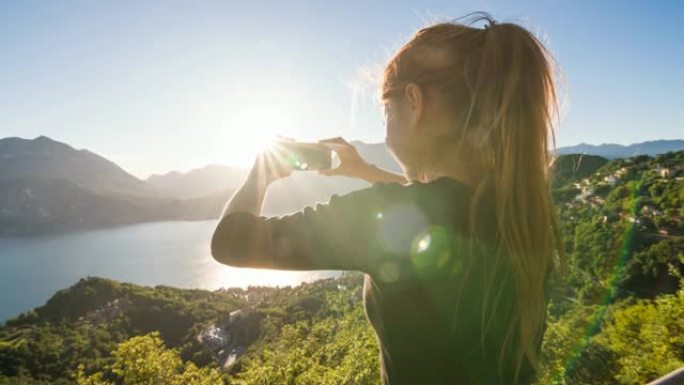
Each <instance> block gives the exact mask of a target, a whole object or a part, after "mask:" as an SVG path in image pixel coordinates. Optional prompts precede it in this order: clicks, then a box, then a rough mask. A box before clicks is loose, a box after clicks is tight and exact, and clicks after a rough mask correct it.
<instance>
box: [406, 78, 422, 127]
mask: <svg viewBox="0 0 684 385" xmlns="http://www.w3.org/2000/svg"><path fill="white" fill-rule="evenodd" d="M404 94H405V96H406V101H407V107H408V111H407V112H408V114H409V116H408V118H409V124H410V127H411V128H412V129H414V130H416V131H420V126H419V124H418V122H420V119H421V116H422V115H423V97H424V95H423V90H421V89H420V86H418V85H417V84H416V83H409V84H407V85H406V87H405V88H404Z"/></svg>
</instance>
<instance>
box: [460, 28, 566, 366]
mask: <svg viewBox="0 0 684 385" xmlns="http://www.w3.org/2000/svg"><path fill="white" fill-rule="evenodd" d="M484 35H485V36H484V46H483V48H482V51H481V57H480V60H479V65H478V66H477V72H476V76H475V79H474V80H475V82H474V83H475V86H474V88H473V89H472V91H473V98H472V104H471V111H472V110H478V111H479V112H480V114H479V126H478V127H476V128H473V130H474V131H476V132H478V135H476V137H477V138H478V140H479V143H476V146H478V147H479V148H480V149H481V150H483V151H484V153H485V154H486V155H485V160H484V161H485V162H486V166H485V167H486V168H487V169H488V170H489V172H488V174H487V177H485V178H483V179H482V181H481V185H480V186H479V187H480V188H478V189H476V191H479V192H484V191H487V190H490V188H493V190H494V193H493V195H494V201H495V202H496V203H495V206H496V221H497V241H498V242H497V243H498V245H499V246H500V248H499V251H500V253H501V257H503V258H505V261H506V263H507V264H508V266H509V268H510V270H511V271H512V274H513V279H514V282H515V287H516V296H515V298H516V301H515V307H514V308H515V309H516V310H515V317H514V319H513V320H512V322H511V323H510V324H509V329H508V333H507V335H506V338H505V342H504V349H505V347H506V345H507V344H509V343H511V342H512V341H513V338H514V335H515V334H516V333H517V337H518V338H517V339H518V341H519V342H518V343H519V349H518V351H517V356H516V359H517V361H516V378H517V376H518V374H519V370H520V367H521V365H522V361H523V359H525V358H526V359H527V360H528V362H529V363H530V364H531V365H532V366H533V367H534V368H535V369H537V370H538V369H539V357H538V354H537V351H538V346H539V345H538V344H539V343H541V337H542V334H543V330H544V329H543V328H544V323H545V318H546V298H545V295H546V293H545V292H546V291H545V288H546V282H547V279H548V276H549V271H550V270H551V269H552V266H553V254H554V252H558V253H559V255H562V254H563V249H562V244H561V242H560V231H559V228H558V223H557V219H556V216H555V211H554V207H553V204H552V201H551V194H550V187H549V186H550V184H549V179H550V175H549V172H550V166H551V158H550V155H549V151H548V150H549V149H548V144H549V143H548V140H549V137H548V135H549V133H550V134H551V138H550V139H551V140H554V138H553V131H552V130H549V127H550V125H551V120H552V116H553V114H551V112H552V111H551V110H550V109H549V107H552V106H553V105H555V101H556V95H555V89H554V84H553V77H552V75H553V74H552V72H551V71H549V68H548V61H549V55H548V53H547V52H546V51H545V49H544V47H543V45H542V44H541V43H540V42H539V41H538V40H537V39H536V38H535V37H534V36H533V35H532V34H530V33H529V32H528V31H526V30H525V29H523V28H521V27H519V26H517V25H515V24H509V23H504V24H494V25H490V26H489V27H488V28H486V29H485V31H484ZM469 123H470V122H466V125H465V127H466V131H467V130H468V127H469ZM478 199H480V196H476V197H475V201H477V200H478ZM475 205H477V203H475ZM478 218H480V214H479V213H478V210H473V211H472V217H471V223H473V222H476V221H477V219H478ZM492 283H493V282H492ZM487 287H490V285H487ZM485 298H487V296H485ZM504 349H502V351H501V354H502V355H503V353H504Z"/></svg>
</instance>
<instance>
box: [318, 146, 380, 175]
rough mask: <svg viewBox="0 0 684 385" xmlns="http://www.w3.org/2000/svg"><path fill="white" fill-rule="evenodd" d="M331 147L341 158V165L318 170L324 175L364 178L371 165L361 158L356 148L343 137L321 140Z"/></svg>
mask: <svg viewBox="0 0 684 385" xmlns="http://www.w3.org/2000/svg"><path fill="white" fill-rule="evenodd" d="M318 143H321V144H323V145H325V146H326V147H328V148H329V149H331V150H333V151H335V152H336V153H337V156H338V157H339V158H340V165H339V166H337V167H335V168H328V169H323V170H318V173H319V174H323V175H342V176H348V177H351V178H364V176H365V175H366V174H367V173H368V169H369V168H370V167H371V166H370V165H369V164H368V163H366V161H364V160H363V158H361V155H359V153H358V151H356V148H355V147H354V146H352V145H351V144H350V143H349V142H347V141H346V140H344V139H342V138H341V137H337V138H330V139H323V140H319V141H318Z"/></svg>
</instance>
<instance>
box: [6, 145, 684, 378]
mask: <svg viewBox="0 0 684 385" xmlns="http://www.w3.org/2000/svg"><path fill="white" fill-rule="evenodd" d="M587 159H590V160H591V162H585V163H582V164H581V166H579V167H578V163H577V162H576V161H577V160H578V158H577V157H576V158H574V159H568V160H564V161H559V162H558V163H557V165H556V167H557V170H556V173H557V174H558V175H561V176H562V177H559V178H557V179H556V180H555V182H554V199H555V201H556V203H557V208H558V211H559V213H560V217H561V220H562V224H563V233H564V238H565V246H566V253H567V265H566V269H565V270H564V271H563V272H562V274H561V275H559V276H558V277H557V278H556V280H555V282H554V283H555V285H554V288H555V289H554V291H553V296H552V299H551V304H550V306H549V322H548V328H547V332H546V335H545V340H544V345H543V370H542V372H541V373H540V377H539V379H538V384H645V383H647V382H648V381H650V380H653V379H654V378H657V377H658V376H660V375H663V374H665V373H667V372H669V371H671V370H674V369H676V368H678V367H681V366H684V289H683V283H684V282H683V278H682V273H683V272H684V224H683V219H684V208H683V204H682V203H684V152H677V153H668V154H663V155H658V156H656V157H655V158H652V157H648V156H640V157H635V158H628V159H616V160H612V161H609V162H606V161H605V160H601V159H598V158H587ZM587 159H585V160H587ZM361 287H362V275H361V274H359V273H349V274H345V275H343V276H342V277H341V278H337V279H327V280H321V281H317V282H313V283H310V284H303V285H301V286H298V287H295V288H289V287H286V288H267V287H251V288H249V289H247V290H242V289H234V288H233V289H226V290H219V291H215V292H209V291H203V290H185V289H176V288H171V287H159V286H158V287H155V288H150V287H141V286H136V285H132V284H127V283H119V282H115V281H111V280H106V279H101V278H88V279H83V280H81V281H80V282H79V283H77V284H76V285H74V286H73V287H70V288H67V289H65V290H62V291H60V292H58V293H56V294H55V295H54V296H53V297H52V298H51V299H50V300H49V301H48V302H47V303H46V304H45V305H44V306H43V307H40V308H37V309H35V310H33V311H31V312H28V313H25V314H22V315H20V316H18V317H17V318H14V319H12V320H10V321H8V322H7V323H6V325H5V326H4V327H2V328H0V384H17V383H18V384H89V385H96V384H140V383H145V384H221V383H223V384H264V385H265V384H379V383H380V379H379V368H378V349H377V346H376V341H375V336H374V335H373V333H372V330H371V329H370V326H369V324H368V322H367V320H366V316H365V313H364V311H363V307H362V300H361Z"/></svg>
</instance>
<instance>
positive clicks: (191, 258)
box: [0, 220, 339, 323]
mask: <svg viewBox="0 0 684 385" xmlns="http://www.w3.org/2000/svg"><path fill="white" fill-rule="evenodd" d="M216 224H217V221H216V220H210V221H195V222H154V223H145V224H138V225H132V226H124V227H118V228H113V229H105V230H93V231H83V232H78V233H71V234H65V235H56V236H43V237H38V238H9V239H8V238H5V239H2V238H0V323H1V322H4V321H5V320H6V319H7V318H10V317H12V316H14V315H17V314H19V313H21V312H23V311H26V310H29V309H32V308H34V307H37V306H40V305H42V304H44V303H45V301H46V300H47V299H48V298H50V296H51V295H52V294H54V292H55V291H56V290H59V289H62V288H65V287H68V286H70V285H72V284H74V283H75V282H77V281H78V280H79V279H80V278H83V277H86V276H99V277H106V278H111V279H115V280H119V281H125V282H132V283H136V284H140V285H170V286H176V287H184V288H202V289H209V290H215V289H218V288H220V287H247V286H249V285H269V286H288V285H289V286H296V285H298V284H300V283H301V282H310V281H313V280H315V279H319V278H324V277H330V276H335V275H339V273H338V272H335V271H278V270H266V269H247V268H234V267H230V266H226V265H222V264H220V263H218V262H216V261H215V260H214V259H213V258H212V257H211V254H210V247H209V246H210V240H211V235H212V234H213V231H214V229H215V228H216Z"/></svg>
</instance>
